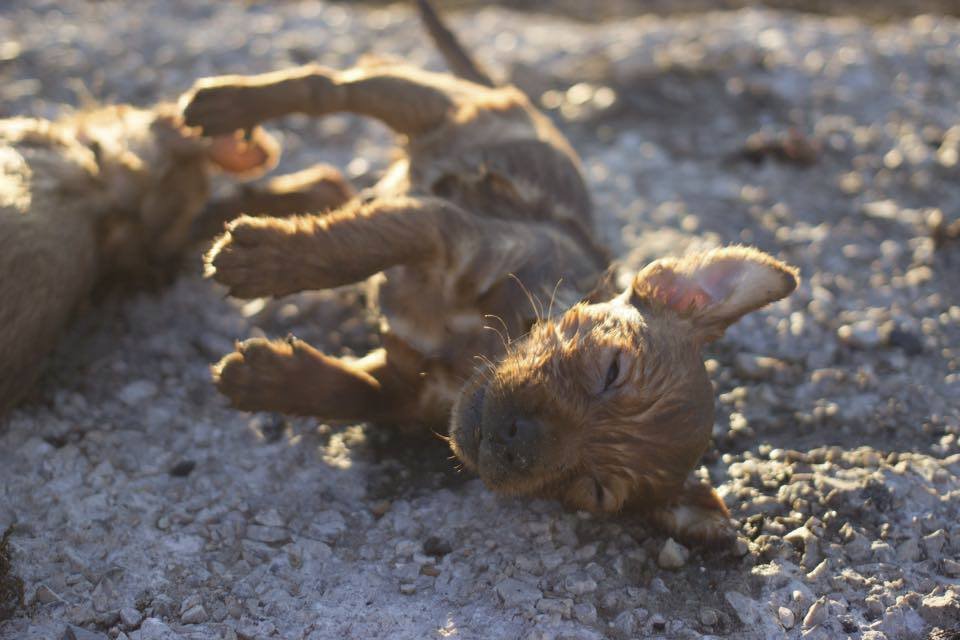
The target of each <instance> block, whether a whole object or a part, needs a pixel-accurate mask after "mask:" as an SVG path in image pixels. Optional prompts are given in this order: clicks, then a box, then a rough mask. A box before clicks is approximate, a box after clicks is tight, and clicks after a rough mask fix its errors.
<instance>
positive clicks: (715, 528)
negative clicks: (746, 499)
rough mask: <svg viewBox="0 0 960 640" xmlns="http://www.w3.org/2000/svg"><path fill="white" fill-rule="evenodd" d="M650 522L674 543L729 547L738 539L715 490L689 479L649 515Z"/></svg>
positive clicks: (728, 514) (703, 483)
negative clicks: (682, 542) (667, 500)
mask: <svg viewBox="0 0 960 640" xmlns="http://www.w3.org/2000/svg"><path fill="white" fill-rule="evenodd" d="M650 519H651V520H652V521H653V523H654V524H655V525H657V527H659V528H660V529H662V530H663V531H664V532H665V533H666V534H668V535H670V536H672V537H674V538H676V539H677V540H681V541H684V542H688V543H693V544H697V545H701V546H715V547H725V546H729V545H730V544H731V543H732V542H733V541H734V540H735V539H736V536H737V529H736V526H735V524H734V522H733V520H731V518H730V512H729V511H728V510H727V507H726V505H725V504H724V503H723V500H722V499H721V498H720V496H718V495H717V492H716V490H714V488H713V487H712V486H710V484H708V483H705V482H701V481H699V480H697V479H696V478H694V477H692V476H691V477H690V478H688V479H687V481H686V483H685V484H684V485H683V487H682V488H681V489H680V490H679V492H678V493H677V494H676V495H675V496H674V497H673V498H671V500H670V501H669V502H667V503H666V504H664V505H662V506H658V507H656V508H654V509H653V510H652V511H651V512H650Z"/></svg>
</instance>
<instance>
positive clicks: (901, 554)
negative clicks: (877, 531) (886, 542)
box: [897, 538, 920, 562]
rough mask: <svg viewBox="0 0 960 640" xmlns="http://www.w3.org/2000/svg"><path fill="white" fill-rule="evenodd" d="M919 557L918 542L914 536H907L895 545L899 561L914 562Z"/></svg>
mask: <svg viewBox="0 0 960 640" xmlns="http://www.w3.org/2000/svg"><path fill="white" fill-rule="evenodd" d="M919 559H920V544H919V543H918V542H917V539H916V538H907V539H906V540H904V541H903V542H901V543H900V545H899V546H898V547H897V560H898V561H899V562H916V561H917V560H919Z"/></svg>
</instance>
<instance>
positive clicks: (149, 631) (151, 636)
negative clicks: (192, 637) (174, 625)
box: [140, 618, 180, 640]
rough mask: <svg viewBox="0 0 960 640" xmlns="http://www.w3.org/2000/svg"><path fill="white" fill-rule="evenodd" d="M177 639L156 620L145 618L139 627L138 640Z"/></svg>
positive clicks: (168, 628)
mask: <svg viewBox="0 0 960 640" xmlns="http://www.w3.org/2000/svg"><path fill="white" fill-rule="evenodd" d="M179 637H180V636H179V634H177V633H174V631H173V629H171V628H170V627H168V626H167V625H165V624H164V623H163V622H161V621H160V620H159V619H157V618H147V619H146V620H144V621H143V623H142V624H141V625H140V640H177V639H178V638H179Z"/></svg>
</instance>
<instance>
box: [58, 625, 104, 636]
mask: <svg viewBox="0 0 960 640" xmlns="http://www.w3.org/2000/svg"><path fill="white" fill-rule="evenodd" d="M62 640H110V637H109V636H107V635H105V634H103V633H100V632H98V631H88V630H86V629H83V628H81V627H76V626H74V625H72V624H68V625H67V628H66V630H65V631H64V632H63V638H62Z"/></svg>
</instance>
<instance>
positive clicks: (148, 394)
mask: <svg viewBox="0 0 960 640" xmlns="http://www.w3.org/2000/svg"><path fill="white" fill-rule="evenodd" d="M155 395H157V385H155V384H153V383H152V382H150V381H149V380H137V381H135V382H131V383H129V384H127V385H126V386H125V387H123V388H122V389H120V391H119V392H118V393H117V399H119V400H120V402H122V403H123V404H125V405H127V406H129V407H134V406H137V405H139V404H141V403H143V402H144V401H145V400H149V399H150V398H152V397H154V396H155Z"/></svg>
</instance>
